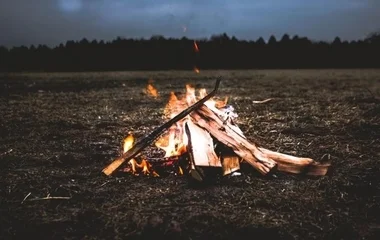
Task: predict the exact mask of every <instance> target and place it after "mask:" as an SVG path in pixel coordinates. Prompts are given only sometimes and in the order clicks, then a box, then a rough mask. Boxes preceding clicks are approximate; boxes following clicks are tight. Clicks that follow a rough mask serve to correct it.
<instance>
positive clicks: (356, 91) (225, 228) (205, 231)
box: [0, 70, 380, 239]
mask: <svg viewBox="0 0 380 240" xmlns="http://www.w3.org/2000/svg"><path fill="white" fill-rule="evenodd" d="M218 75H221V76H223V80H222V84H221V87H220V92H219V94H218V96H219V97H220V98H222V99H224V97H226V96H228V97H229V99H230V100H229V102H230V104H231V105H233V106H234V107H235V109H236V112H237V113H238V115H239V124H240V127H241V128H242V130H243V131H244V132H245V133H246V135H247V136H248V137H249V138H250V139H252V140H254V141H257V142H259V143H261V144H262V145H263V146H265V147H266V148H269V149H273V150H279V151H281V152H284V153H290V154H294V155H298V156H307V157H312V158H314V159H316V160H319V159H321V158H322V157H323V156H327V155H329V156H330V158H331V160H332V163H333V167H332V169H331V171H330V173H329V175H328V176H325V177H319V178H305V177H300V176H294V175H291V174H279V173H276V174H275V176H268V177H260V176H258V175H257V174H255V172H254V169H249V171H248V170H247V171H246V172H245V173H244V174H243V175H242V176H240V177H235V178H225V179H219V180H217V181H216V182H214V183H213V184H212V185H208V186H204V187H203V188H194V187H193V186H191V185H189V184H188V181H187V179H186V178H185V177H178V176H175V175H173V174H171V175H168V176H165V177H162V178H149V177H133V176H130V175H118V176H116V177H112V178H107V177H105V176H103V175H102V174H101V170H102V168H103V167H104V166H106V165H107V164H108V163H109V162H110V161H111V160H112V159H113V158H114V157H115V156H116V155H117V154H118V153H119V146H120V143H121V140H122V139H123V138H124V137H125V136H126V135H127V133H128V132H130V131H132V132H133V133H134V134H135V136H136V137H141V136H143V135H145V134H147V133H148V132H149V131H151V130H153V129H154V128H155V127H157V126H158V125H159V124H161V123H162V122H163V107H164V106H165V103H166V101H167V100H168V96H169V93H170V91H176V92H184V90H185V88H184V86H185V84H186V83H192V84H194V85H196V86H198V87H206V88H208V89H211V88H212V87H213V85H214V83H215V77H216V76H218ZM150 78H152V79H154V80H155V82H154V84H155V86H156V87H157V88H158V91H159V94H160V97H159V98H157V99H154V98H150V97H148V96H146V95H145V94H144V91H143V90H144V88H145V86H146V84H147V83H148V79H150ZM0 86H1V87H0V111H1V117H0V126H1V128H0V134H1V138H0V173H1V175H2V178H1V180H0V184H1V185H0V186H1V188H0V191H1V192H0V194H1V195H0V196H1V197H0V206H1V207H0V226H1V227H0V228H1V231H0V234H1V235H0V237H2V238H3V239H9V238H25V237H26V236H28V237H30V236H34V237H44V238H57V237H58V238H61V237H63V238H66V239H70V238H71V239H72V238H75V239H76V238H92V239H105V238H110V239H118V238H125V237H126V236H128V237H130V238H141V237H143V238H144V237H149V236H155V237H158V236H159V235H165V236H166V237H174V238H177V239H178V237H179V236H181V237H182V238H184V239H190V238H191V239H198V238H203V239H206V238H207V239H208V238H236V237H241V238H244V236H247V237H248V236H250V238H252V237H256V236H258V234H259V236H264V237H269V238H271V237H272V238H276V239H370V238H372V239H375V238H376V236H379V229H380V223H379V221H378V216H379V214H380V204H379V197H380V188H379V179H378V175H379V168H380V164H379V161H378V159H379V157H380V155H379V152H380V141H379V139H380V117H379V116H380V108H379V105H380V104H379V103H380V100H379V99H380V71H379V70H300V71H297V70H276V71H203V72H201V74H195V73H193V72H181V71H178V72H177V71H172V72H108V73H54V74H51V73H49V74H44V73H43V74H29V73H25V74H3V75H1V76H0ZM267 98H273V100H272V101H270V102H267V103H264V104H253V103H252V101H254V100H263V99H267ZM10 150H11V151H10ZM146 154H150V155H152V156H153V155H154V156H155V157H157V156H160V154H161V152H159V151H157V150H156V149H154V148H151V149H148V151H147V152H146ZM28 193H31V194H30V196H29V197H28V198H31V199H33V198H37V197H39V198H43V197H46V196H47V195H48V194H50V196H51V197H57V196H60V197H70V199H63V200H58V199H57V200H46V201H24V202H23V203H22V204H21V202H22V201H23V199H24V198H25V196H26V195H28Z"/></svg>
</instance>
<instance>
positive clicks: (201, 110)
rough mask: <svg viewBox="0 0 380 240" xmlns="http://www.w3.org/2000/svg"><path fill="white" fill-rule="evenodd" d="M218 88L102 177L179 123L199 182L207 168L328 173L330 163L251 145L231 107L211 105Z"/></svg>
mask: <svg viewBox="0 0 380 240" xmlns="http://www.w3.org/2000/svg"><path fill="white" fill-rule="evenodd" d="M219 84H220V79H218V80H217V82H216V86H215V89H214V90H213V91H212V92H210V93H209V94H208V95H206V96H205V97H204V98H202V99H201V100H199V101H197V102H196V101H195V100H194V102H192V103H191V105H190V107H188V108H187V109H185V110H183V111H182V112H181V113H179V114H178V115H176V116H175V117H173V118H171V119H170V120H169V121H167V122H166V123H165V124H163V125H161V126H160V127H158V128H157V129H156V130H154V131H153V132H151V133H150V134H148V135H147V136H146V137H144V138H142V139H141V140H140V141H138V142H137V143H136V144H134V145H133V147H132V148H130V149H129V150H128V151H126V152H125V153H124V154H123V155H122V156H121V157H120V158H118V159H117V160H115V161H113V162H112V163H111V164H110V165H108V166H107V167H106V168H105V169H103V173H104V174H106V175H110V174H112V173H113V172H114V171H115V170H116V169H117V168H119V167H120V166H121V165H122V164H123V163H124V162H126V161H129V160H131V159H133V158H135V157H136V156H138V155H139V153H140V152H141V151H142V150H143V149H144V148H145V147H147V146H149V145H150V144H152V143H153V142H154V141H155V140H156V139H157V138H158V137H159V136H160V135H161V134H162V133H163V132H165V131H166V130H168V129H169V128H170V127H171V126H172V125H173V124H175V123H177V122H179V121H181V122H182V124H181V126H183V128H184V129H183V131H184V133H186V136H187V137H186V141H187V143H186V152H185V153H184V154H185V155H186V156H187V157H186V159H188V166H189V168H188V169H187V172H186V173H187V174H189V175H190V176H192V177H193V178H194V179H196V180H198V181H202V180H204V178H205V171H204V169H206V168H220V169H221V171H220V172H221V174H222V175H228V174H231V173H234V172H236V171H239V169H240V164H241V163H242V162H247V163H249V164H250V165H251V166H252V167H253V168H255V169H256V170H257V171H258V172H259V173H261V174H263V175H266V174H268V173H269V172H273V171H274V170H278V171H283V172H288V173H295V174H301V173H302V174H306V175H314V176H321V175H325V174H326V173H327V171H328V168H329V166H330V163H323V164H321V163H318V162H315V161H314V160H313V159H311V158H303V157H295V156H291V155H287V154H283V153H279V152H275V151H271V150H268V149H266V148H263V147H259V146H258V145H257V144H256V143H254V142H251V141H249V140H248V139H247V137H246V136H245V135H244V134H243V132H242V131H241V129H240V128H239V127H238V126H237V125H236V124H235V122H234V117H235V114H234V112H233V108H232V107H229V106H222V107H216V106H215V105H213V104H208V103H209V102H208V100H210V99H211V98H212V97H213V96H215V94H216V92H217V90H218V87H219Z"/></svg>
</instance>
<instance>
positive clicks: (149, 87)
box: [145, 80, 158, 98]
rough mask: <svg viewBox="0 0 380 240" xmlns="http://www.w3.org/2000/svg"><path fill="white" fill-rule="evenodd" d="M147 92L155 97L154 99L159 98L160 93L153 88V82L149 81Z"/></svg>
mask: <svg viewBox="0 0 380 240" xmlns="http://www.w3.org/2000/svg"><path fill="white" fill-rule="evenodd" d="M145 92H146V93H147V94H148V95H150V96H152V97H154V98H157V97H158V91H157V89H156V88H155V87H154V86H153V80H149V82H148V85H147V86H146V89H145Z"/></svg>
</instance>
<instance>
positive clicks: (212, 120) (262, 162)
mask: <svg viewBox="0 0 380 240" xmlns="http://www.w3.org/2000/svg"><path fill="white" fill-rule="evenodd" d="M190 116H191V118H192V120H193V121H194V122H195V123H196V124H197V125H199V126H200V127H202V128H204V129H206V130H207V131H208V132H210V134H211V135H212V136H213V137H215V138H216V139H217V140H218V141H220V142H221V143H223V144H224V145H226V146H228V147H230V148H232V150H233V151H234V152H235V154H236V155H238V156H239V157H241V158H242V159H243V160H245V161H247V162H248V163H249V164H251V165H252V166H253V167H254V168H256V169H257V170H258V171H259V172H260V173H261V174H263V175H265V174H267V173H268V172H269V171H270V170H271V169H272V168H274V167H275V166H277V169H278V170H279V171H284V172H289V173H305V174H307V175H325V174H326V173H327V170H328V167H329V166H330V164H329V163H326V164H319V163H316V162H314V160H313V159H311V158H300V157H295V156H291V155H287V154H283V153H278V152H274V151H271V150H268V149H265V148H262V147H258V146H256V144H254V143H251V142H249V141H248V140H247V138H246V137H245V136H244V135H243V133H242V132H241V130H240V129H239V128H238V127H237V126H236V125H233V124H232V122H231V121H223V120H222V119H221V118H220V117H219V116H218V114H217V113H215V112H214V111H213V110H211V109H210V108H208V107H207V106H206V105H203V106H202V107H200V108H199V109H197V110H196V111H194V112H193V113H191V114H190Z"/></svg>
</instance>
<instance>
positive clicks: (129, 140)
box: [123, 134, 135, 153]
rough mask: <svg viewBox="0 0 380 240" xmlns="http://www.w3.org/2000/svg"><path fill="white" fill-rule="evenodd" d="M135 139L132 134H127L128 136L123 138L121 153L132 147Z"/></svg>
mask: <svg viewBox="0 0 380 240" xmlns="http://www.w3.org/2000/svg"><path fill="white" fill-rule="evenodd" d="M134 141H135V139H134V137H133V136H132V134H130V135H128V137H126V138H125V139H124V144H123V153H126V152H127V151H128V150H129V149H131V148H132V146H133V142H134Z"/></svg>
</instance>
